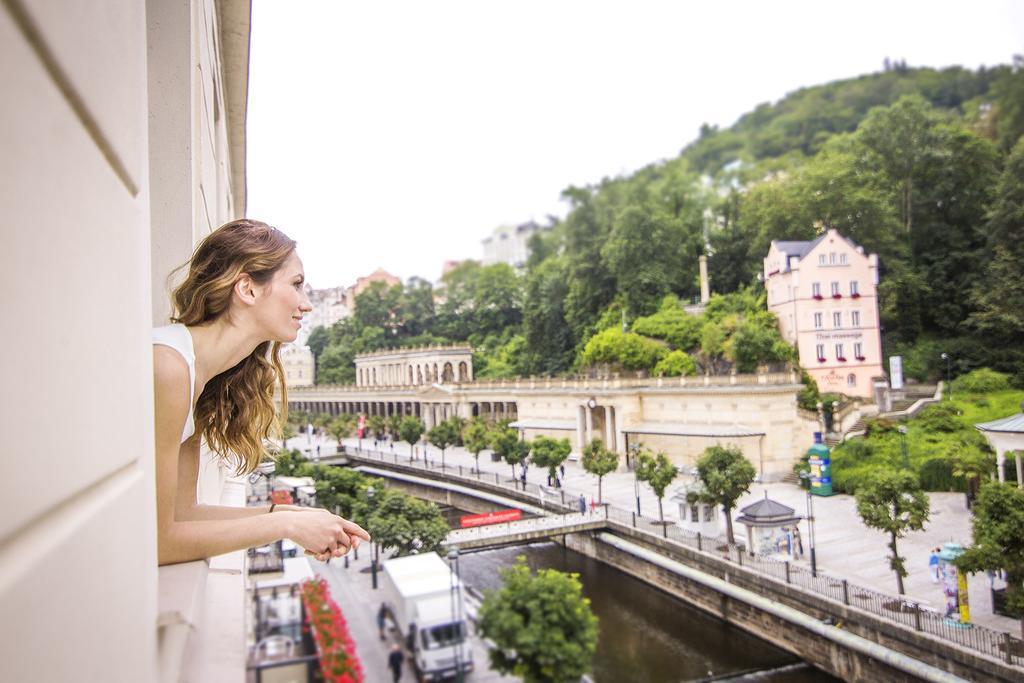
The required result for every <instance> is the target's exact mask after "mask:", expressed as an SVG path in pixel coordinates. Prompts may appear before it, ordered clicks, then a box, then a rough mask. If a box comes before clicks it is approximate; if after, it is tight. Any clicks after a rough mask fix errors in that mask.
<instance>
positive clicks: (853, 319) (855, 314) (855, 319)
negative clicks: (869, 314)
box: [850, 311, 860, 327]
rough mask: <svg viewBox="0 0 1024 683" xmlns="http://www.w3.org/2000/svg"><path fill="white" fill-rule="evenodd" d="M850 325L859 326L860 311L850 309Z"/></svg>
mask: <svg viewBox="0 0 1024 683" xmlns="http://www.w3.org/2000/svg"><path fill="white" fill-rule="evenodd" d="M850 325H851V326H852V327H860V311H850Z"/></svg>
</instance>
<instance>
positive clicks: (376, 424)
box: [366, 415, 388, 439]
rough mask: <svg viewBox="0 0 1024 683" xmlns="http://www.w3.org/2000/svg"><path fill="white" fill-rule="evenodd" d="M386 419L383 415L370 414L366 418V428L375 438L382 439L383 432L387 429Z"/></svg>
mask: <svg viewBox="0 0 1024 683" xmlns="http://www.w3.org/2000/svg"><path fill="white" fill-rule="evenodd" d="M387 426H388V423H387V420H386V419H385V417H384V416H383V415H371V416H370V417H368V418H366V428H367V429H369V430H370V433H371V434H373V438H375V439H383V438H384V432H386V431H387Z"/></svg>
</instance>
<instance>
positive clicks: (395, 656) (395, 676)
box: [388, 643, 405, 683]
mask: <svg viewBox="0 0 1024 683" xmlns="http://www.w3.org/2000/svg"><path fill="white" fill-rule="evenodd" d="M404 660H405V656H404V655H402V646H401V645H399V644H398V643H395V644H394V645H392V646H391V653H390V654H388V668H389V669H391V680H392V681H394V683H398V681H399V680H401V678H402V662H403V661H404Z"/></svg>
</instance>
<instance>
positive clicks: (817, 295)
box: [814, 294, 824, 301]
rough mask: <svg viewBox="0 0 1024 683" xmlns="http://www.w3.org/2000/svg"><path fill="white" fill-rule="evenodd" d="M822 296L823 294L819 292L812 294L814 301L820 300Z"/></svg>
mask: <svg viewBox="0 0 1024 683" xmlns="http://www.w3.org/2000/svg"><path fill="white" fill-rule="evenodd" d="M823 298H824V297H823V296H821V294H815V295H814V300H815V301H821V300H822V299H823Z"/></svg>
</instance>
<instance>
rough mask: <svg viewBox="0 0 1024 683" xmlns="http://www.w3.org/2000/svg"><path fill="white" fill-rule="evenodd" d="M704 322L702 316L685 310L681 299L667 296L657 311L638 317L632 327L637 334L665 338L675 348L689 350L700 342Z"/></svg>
mask: <svg viewBox="0 0 1024 683" xmlns="http://www.w3.org/2000/svg"><path fill="white" fill-rule="evenodd" d="M703 324H704V321H703V320H701V318H699V317H698V316H695V315H690V314H688V313H687V312H686V311H684V310H683V308H682V306H681V305H680V304H679V299H677V298H676V297H674V296H667V297H665V299H664V300H663V301H662V303H661V308H660V309H658V312H657V313H655V314H654V315H649V316H646V317H643V318H637V319H636V320H634V321H633V324H632V326H631V327H632V330H633V331H634V332H636V333H637V334H642V335H644V336H645V337H653V338H655V339H664V340H665V341H667V342H668V343H669V344H670V345H671V346H672V348H674V349H680V350H683V351H689V350H691V349H693V348H694V347H696V346H697V345H698V344H699V343H700V329H701V326H702V325H703Z"/></svg>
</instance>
